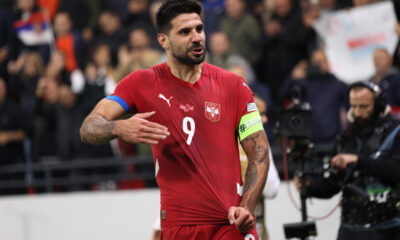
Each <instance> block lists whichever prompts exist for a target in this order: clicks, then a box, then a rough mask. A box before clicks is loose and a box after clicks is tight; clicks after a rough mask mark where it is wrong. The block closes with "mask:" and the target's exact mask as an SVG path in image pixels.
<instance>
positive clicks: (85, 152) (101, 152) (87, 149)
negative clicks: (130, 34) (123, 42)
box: [76, 45, 116, 158]
mask: <svg viewBox="0 0 400 240" xmlns="http://www.w3.org/2000/svg"><path fill="white" fill-rule="evenodd" d="M102 46H103V47H104V46H105V45H102ZM102 46H100V47H99V48H98V49H99V51H104V50H101V49H102V48H103V47H102ZM103 49H104V48H103ZM97 52H98V51H97ZM97 54H98V53H97ZM94 56H95V57H94V58H96V51H95V53H94ZM97 57H99V56H98V55H97ZM84 75H85V86H84V90H83V92H82V94H81V95H80V98H79V104H78V105H77V106H76V112H77V113H76V114H77V115H78V118H80V121H83V119H84V118H85V117H86V116H87V115H88V114H89V113H90V111H91V110H92V109H93V107H95V106H96V104H97V102H98V101H100V100H101V99H102V98H104V97H106V96H108V95H109V94H111V93H113V92H114V89H115V86H116V83H115V81H114V79H112V78H110V77H109V76H107V75H106V70H105V68H103V67H101V66H100V65H98V64H94V63H91V62H89V63H88V64H87V65H86V68H85V74H84ZM78 127H79V126H78ZM79 142H80V141H79ZM77 156H79V157H85V158H99V157H112V156H113V152H112V150H111V146H110V144H105V145H100V146H93V145H87V144H82V146H81V147H80V148H79V152H77Z"/></svg>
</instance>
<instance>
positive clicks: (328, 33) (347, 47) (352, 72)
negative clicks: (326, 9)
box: [314, 1, 398, 83]
mask: <svg viewBox="0 0 400 240" xmlns="http://www.w3.org/2000/svg"><path fill="white" fill-rule="evenodd" d="M396 23H397V20H396V15H395V12H394V7H393V3H392V2H391V1H384V2H379V3H375V4H369V5H366V6H363V7H357V8H352V9H348V10H341V11H336V12H330V13H324V14H322V15H321V17H320V18H319V19H318V21H316V22H315V24H314V28H315V30H316V31H317V33H318V34H319V36H320V37H321V38H322V39H323V40H324V42H325V44H326V49H325V50H326V51H325V52H326V54H327V57H328V60H329V62H330V64H331V70H332V72H333V73H334V74H335V75H336V76H337V77H339V79H341V80H343V81H345V82H347V83H352V82H354V81H357V80H366V79H368V78H370V77H371V76H372V75H373V74H374V72H375V68H374V65H373V52H374V50H376V49H377V48H385V49H386V50H388V51H389V52H390V53H391V54H393V53H394V51H395V49H396V45H397V41H398V36H397V34H396V32H395V26H396Z"/></svg>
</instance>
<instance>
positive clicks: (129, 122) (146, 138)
mask: <svg viewBox="0 0 400 240" xmlns="http://www.w3.org/2000/svg"><path fill="white" fill-rule="evenodd" d="M154 114H155V112H154V111H153V112H147V113H138V114H135V115H133V116H132V117H131V118H129V119H126V120H120V121H117V122H116V125H115V132H116V135H117V136H119V137H121V138H122V140H124V141H126V142H129V143H148V144H158V141H159V140H164V139H166V138H167V137H168V136H169V135H170V133H169V131H168V128H167V127H165V126H163V125H161V124H158V123H155V122H151V121H148V120H147V119H146V118H149V117H151V116H153V115H154Z"/></svg>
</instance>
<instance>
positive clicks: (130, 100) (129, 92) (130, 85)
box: [106, 73, 138, 112]
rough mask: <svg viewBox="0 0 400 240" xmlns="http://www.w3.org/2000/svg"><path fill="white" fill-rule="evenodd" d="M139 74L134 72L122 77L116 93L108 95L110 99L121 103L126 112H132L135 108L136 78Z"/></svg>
mask: <svg viewBox="0 0 400 240" xmlns="http://www.w3.org/2000/svg"><path fill="white" fill-rule="evenodd" d="M137 77H138V76H137V74H135V73H132V74H130V75H128V76H126V77H125V78H124V79H122V80H121V81H120V82H119V83H118V85H117V87H116V88H115V90H114V93H112V94H111V95H109V96H107V97H106V98H107V99H109V100H113V101H115V102H117V103H119V104H120V105H121V106H122V108H123V109H124V110H125V112H130V111H131V110H132V109H133V108H134V105H135V103H134V92H135V90H136V89H135V85H137V84H135V78H137Z"/></svg>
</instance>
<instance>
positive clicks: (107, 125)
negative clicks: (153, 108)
mask: <svg viewBox="0 0 400 240" xmlns="http://www.w3.org/2000/svg"><path fill="white" fill-rule="evenodd" d="M124 114H125V111H124V109H123V108H122V107H121V105H119V104H118V103H117V102H115V101H112V100H108V99H103V100H101V101H100V102H99V103H98V104H97V106H96V107H95V108H94V109H93V111H92V112H91V113H90V114H89V116H87V117H86V119H85V121H84V122H83V124H82V126H81V129H80V135H81V139H82V142H85V143H90V144H104V143H107V142H108V141H110V140H111V139H114V138H116V137H121V138H122V140H124V141H126V142H129V143H139V142H142V143H149V144H157V143H158V140H162V139H165V138H166V137H167V136H169V132H168V129H167V128H166V127H165V126H162V125H160V124H157V123H154V122H150V121H148V120H146V118H148V117H151V116H152V115H154V114H155V112H148V113H139V114H135V115H133V116H132V117H131V118H128V119H126V120H119V119H120V118H121V117H122V116H123V115H124Z"/></svg>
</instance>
